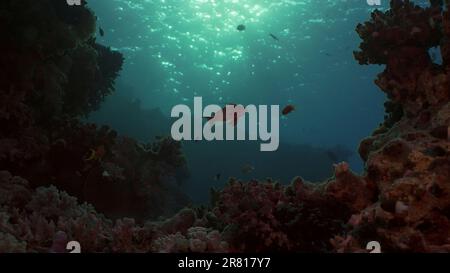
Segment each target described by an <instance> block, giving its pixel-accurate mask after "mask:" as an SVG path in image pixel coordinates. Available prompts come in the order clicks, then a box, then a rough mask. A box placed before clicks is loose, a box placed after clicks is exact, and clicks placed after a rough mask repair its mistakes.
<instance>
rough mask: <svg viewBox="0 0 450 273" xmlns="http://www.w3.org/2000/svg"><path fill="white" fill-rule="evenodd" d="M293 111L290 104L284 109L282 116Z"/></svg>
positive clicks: (292, 106) (293, 108) (293, 107)
mask: <svg viewBox="0 0 450 273" xmlns="http://www.w3.org/2000/svg"><path fill="white" fill-rule="evenodd" d="M293 111H295V106H294V105H292V104H289V105H288V106H286V107H284V109H283V111H282V114H283V116H286V115H289V114H290V113H292V112H293Z"/></svg>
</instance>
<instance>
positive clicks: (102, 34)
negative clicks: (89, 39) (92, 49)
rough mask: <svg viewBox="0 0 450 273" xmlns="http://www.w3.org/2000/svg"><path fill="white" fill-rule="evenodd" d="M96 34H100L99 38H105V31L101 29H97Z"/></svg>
mask: <svg viewBox="0 0 450 273" xmlns="http://www.w3.org/2000/svg"><path fill="white" fill-rule="evenodd" d="M98 32H99V33H100V36H102V37H103V36H105V31H104V30H103V28H101V27H99V28H98Z"/></svg>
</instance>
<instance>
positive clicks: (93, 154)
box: [86, 145, 106, 161]
mask: <svg viewBox="0 0 450 273" xmlns="http://www.w3.org/2000/svg"><path fill="white" fill-rule="evenodd" d="M89 152H90V154H89V157H88V158H86V161H92V160H101V159H102V158H103V157H104V156H105V154H106V150H105V146H103V145H100V146H98V147H97V148H96V149H90V151H89Z"/></svg>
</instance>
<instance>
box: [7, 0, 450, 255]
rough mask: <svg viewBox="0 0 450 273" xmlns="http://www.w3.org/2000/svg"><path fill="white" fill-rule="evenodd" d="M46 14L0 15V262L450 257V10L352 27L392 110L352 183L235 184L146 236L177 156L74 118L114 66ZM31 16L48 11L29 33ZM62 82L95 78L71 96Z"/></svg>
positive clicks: (10, 6) (84, 27)
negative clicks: (2, 258)
mask: <svg viewBox="0 0 450 273" xmlns="http://www.w3.org/2000/svg"><path fill="white" fill-rule="evenodd" d="M57 2H58V1H50V0H47V1H39V2H37V1H31V0H30V1H25V0H21V1H17V0H15V1H7V3H6V4H5V5H3V6H2V7H1V8H0V21H1V24H0V28H1V30H2V33H7V34H8V35H3V36H2V37H1V39H2V41H1V43H0V46H1V47H2V49H3V51H2V52H7V53H8V54H2V55H1V56H0V65H1V66H2V71H5V72H4V73H2V75H1V76H0V90H1V92H0V96H1V100H0V102H1V103H0V122H1V123H0V128H1V131H0V132H1V133H0V166H1V169H4V171H1V172H0V252H20V251H33V252H64V251H65V248H64V246H65V243H66V242H67V241H68V240H77V241H79V242H80V243H81V245H82V246H83V251H86V252H103V251H105V252H106V251H112V252H148V251H155V252H245V251H250V252H262V251H270V252H274V251H280V252H283V251H295V252H303V251H308V252H365V251H366V250H365V246H366V244H367V243H368V242H369V241H374V240H377V241H379V242H380V243H381V245H382V247H383V249H382V250H383V251H386V252H448V251H450V180H449V177H450V143H449V140H450V139H449V132H448V128H449V124H450V104H449V97H450V92H449V90H450V67H449V66H450V55H449V54H450V42H449V38H450V13H449V11H448V10H449V8H450V4H449V3H447V4H445V5H447V6H446V9H444V3H443V1H431V6H430V7H428V8H422V7H419V6H416V5H414V4H413V3H412V2H410V1H402V0H392V1H391V9H390V10H388V11H386V12H380V11H375V12H373V14H372V18H371V20H370V21H368V22H366V23H364V24H361V25H359V26H358V27H357V32H358V33H359V35H360V36H361V39H362V43H361V46H360V51H358V52H356V53H355V58H356V59H357V60H358V61H359V62H360V63H361V64H382V65H385V66H386V69H385V71H384V72H383V73H381V74H380V75H379V76H378V78H377V80H376V84H377V85H378V86H379V87H380V88H381V90H383V91H384V92H385V93H386V94H387V95H388V98H389V100H388V102H387V103H386V113H387V115H386V119H385V122H384V123H383V124H382V125H380V127H379V128H378V129H377V130H376V131H375V132H374V133H373V135H372V136H370V137H369V138H367V139H365V140H363V141H362V142H361V145H360V149H359V150H360V154H361V157H362V158H363V159H364V160H365V164H366V165H365V170H366V171H365V173H364V174H363V175H356V174H354V173H352V172H351V170H350V169H349V166H348V164H346V163H345V162H344V163H340V164H336V165H335V174H334V176H333V177H332V178H330V179H329V180H328V181H325V182H323V183H320V184H311V183H309V182H307V181H304V180H303V179H302V178H301V177H297V178H295V179H294V180H293V182H292V183H291V185H288V186H282V185H279V184H277V183H275V182H274V181H270V180H268V181H249V182H245V183H244V182H242V181H238V180H231V181H230V182H229V184H228V185H227V186H226V187H225V188H224V189H222V190H220V191H211V205H210V206H208V207H197V208H186V209H182V210H181V211H179V212H178V213H177V214H176V215H175V216H173V217H172V218H167V219H166V220H161V221H146V222H145V223H143V222H144V221H143V219H144V218H145V217H146V216H151V215H152V211H151V210H150V211H148V209H149V205H151V204H154V206H155V207H157V208H162V207H161V206H160V205H161V203H164V204H167V202H169V201H167V200H166V201H161V200H160V199H158V197H161V196H163V197H164V196H172V197H173V196H174V192H176V191H174V190H173V189H172V190H169V189H167V186H165V184H164V185H162V184H161V181H162V180H164V181H165V180H166V179H161V178H162V177H164V176H167V175H168V176H169V177H170V176H171V175H173V173H174V172H175V171H176V169H177V168H179V167H180V166H182V165H183V156H182V154H181V151H180V147H179V146H178V145H177V144H176V143H173V142H172V141H170V140H169V139H162V140H161V141H160V142H158V143H156V144H153V145H140V144H138V143H137V142H135V141H134V140H132V139H129V138H125V137H118V136H117V135H116V134H115V132H114V131H112V130H110V129H109V128H106V127H105V128H100V129H98V128H96V127H95V126H92V125H85V124H82V123H80V122H79V121H77V120H76V117H77V116H78V115H80V114H85V113H87V112H89V111H90V110H91V109H94V108H95V107H97V106H98V103H99V102H100V101H101V100H102V98H104V96H106V95H107V94H108V92H110V91H112V85H111V83H112V81H113V79H114V76H115V75H116V73H117V72H118V70H119V68H120V65H119V64H120V63H121V60H120V59H121V58H120V57H119V55H117V53H113V52H111V51H109V50H108V49H106V48H103V47H100V46H98V45H96V44H95V41H93V40H92V37H91V36H92V33H93V30H94V26H95V19H94V17H93V16H92V13H90V12H89V11H88V10H87V9H86V8H84V7H81V8H80V9H79V10H78V11H76V12H75V11H71V12H74V14H65V15H64V16H61V14H62V13H61V11H60V10H59V11H58V13H56V9H63V12H64V8H63V7H60V6H59V4H57ZM24 3H26V4H27V5H24ZM38 3H39V4H38ZM18 6H20V7H23V6H27V7H29V9H25V10H23V9H20V10H18ZM43 10H45V12H44V11H43ZM67 12H68V11H67ZM35 13H37V14H45V16H44V15H42V16H43V18H41V20H40V21H41V23H40V24H37V23H35V22H33V21H31V19H32V18H36V17H37V16H38V15H37V14H35ZM75 13H76V14H75ZM12 14H14V16H12ZM17 14H18V15H17ZM57 14H58V15H57ZM19 15H20V16H19ZM27 20H30V21H27ZM50 26H51V28H50ZM18 29H23V31H18ZM47 29H51V31H49V32H47V31H46V30H47ZM41 32H42V33H41ZM44 33H45V35H44ZM25 34H26V35H25ZM22 36H23V37H22ZM431 47H439V49H440V51H441V53H442V58H443V62H442V64H440V63H436V62H435V61H434V60H433V58H432V57H431V56H430V54H429V53H428V52H429V49H430V48H431ZM75 55H77V56H78V57H76V58H74V56H75ZM106 56H107V57H106ZM103 57H105V58H107V59H108V60H103V61H101V60H100V59H102V58H103ZM74 59H76V60H74ZM81 60H83V62H85V65H76V63H77V62H80V61H81ZM100 63H102V64H104V66H107V67H109V69H106V71H109V72H105V71H103V70H101V69H100V67H101V65H99V64H100ZM111 63H112V64H111ZM88 64H92V66H89V65H88ZM94 64H97V65H94ZM6 67H8V68H9V69H4V68H6ZM89 67H90V69H89ZM83 68H84V69H86V70H87V71H78V69H81V70H83ZM71 69H77V70H74V71H73V72H76V73H75V74H78V73H80V74H81V75H90V76H91V78H89V79H90V80H87V81H82V82H81V83H80V82H79V81H77V80H74V81H75V82H74V83H72V84H74V86H73V87H68V86H67V85H70V82H71V80H70V78H71V77H77V76H76V75H74V76H72V73H70V72H68V71H71ZM104 73H105V74H104ZM80 74H78V75H80ZM98 77H100V78H102V79H103V80H102V81H98ZM84 78H85V79H86V77H84ZM108 79H109V80H108ZM80 84H81V85H83V86H79V85H80ZM80 89H81V91H79V90H80ZM73 92H81V93H83V95H80V96H81V97H80V98H79V97H78V95H74V93H73ZM72 96H75V97H76V100H71V99H68V98H71V97H72ZM66 99H67V101H66ZM44 105H45V107H44ZM47 105H48V106H47ZM121 183H122V184H121ZM50 184H53V185H54V186H49V185H50ZM125 189H128V191H127V190H125ZM66 191H67V192H68V193H69V194H70V195H73V196H76V197H77V198H78V200H77V198H75V197H71V196H70V195H69V194H67V193H66ZM118 192H120V193H124V192H125V193H127V194H125V196H122V197H121V195H115V194H119V193H118ZM168 192H170V193H168ZM163 193H166V194H163ZM111 196H114V197H113V198H111ZM117 196H118V197H117ZM175 196H176V194H175ZM102 197H103V198H102ZM116 197H117V198H116ZM135 197H138V199H134V198H135ZM182 199H183V196H182V194H181V193H180V194H179V197H178V198H175V200H172V201H170V202H175V203H177V204H181V203H183V202H177V200H182ZM79 200H80V201H89V202H91V203H93V206H92V205H88V204H87V203H83V204H80V201H79ZM111 200H112V201H111ZM135 200H138V201H135ZM170 202H169V203H170ZM124 204H131V206H132V209H129V208H123V205H124ZM142 204H145V205H142ZM94 207H95V209H94ZM150 207H151V206H150ZM121 208H122V209H123V211H121ZM96 211H101V212H102V213H107V214H109V215H108V218H107V217H106V216H103V215H102V214H100V213H98V212H96ZM133 211H140V212H141V214H139V215H133V213H132V212H133ZM142 211H144V212H142ZM156 211H157V212H158V213H156V214H159V215H161V213H162V212H161V211H158V210H156ZM127 213H129V214H128V215H127ZM153 213H154V211H153ZM125 215H126V216H129V217H135V218H137V219H138V222H141V223H136V220H133V219H131V218H123V217H124V216H125ZM117 216H120V217H117ZM110 218H116V220H114V221H113V220H109V219H110Z"/></svg>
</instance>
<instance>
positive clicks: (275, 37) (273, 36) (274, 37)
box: [269, 33, 280, 41]
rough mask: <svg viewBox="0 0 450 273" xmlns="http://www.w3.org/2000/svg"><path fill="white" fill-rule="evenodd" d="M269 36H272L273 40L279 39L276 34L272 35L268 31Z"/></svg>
mask: <svg viewBox="0 0 450 273" xmlns="http://www.w3.org/2000/svg"><path fill="white" fill-rule="evenodd" d="M269 35H270V37H272V39H274V40H275V41H280V39H278V37H277V36H275V35H273V34H272V33H269Z"/></svg>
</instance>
